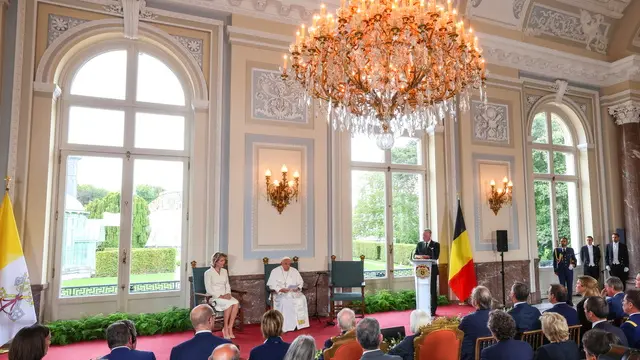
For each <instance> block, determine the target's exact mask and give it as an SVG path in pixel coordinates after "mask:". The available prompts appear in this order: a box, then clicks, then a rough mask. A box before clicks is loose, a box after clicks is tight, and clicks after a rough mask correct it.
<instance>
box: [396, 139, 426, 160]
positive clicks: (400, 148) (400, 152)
mask: <svg viewBox="0 0 640 360" xmlns="http://www.w3.org/2000/svg"><path fill="white" fill-rule="evenodd" d="M421 155H422V141H420V139H416V138H408V137H401V138H398V139H396V141H395V145H394V146H393V148H391V163H393V164H404V165H422V156H421Z"/></svg>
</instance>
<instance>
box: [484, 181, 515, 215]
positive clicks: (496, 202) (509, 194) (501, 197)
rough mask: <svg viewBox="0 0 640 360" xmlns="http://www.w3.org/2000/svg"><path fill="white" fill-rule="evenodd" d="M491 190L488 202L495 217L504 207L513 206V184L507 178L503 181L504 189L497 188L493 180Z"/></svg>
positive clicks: (488, 194)
mask: <svg viewBox="0 0 640 360" xmlns="http://www.w3.org/2000/svg"><path fill="white" fill-rule="evenodd" d="M490 186H491V190H489V193H487V200H488V201H489V208H490V209H491V210H492V211H493V214H494V215H498V211H500V209H502V207H503V206H504V205H511V201H512V200H513V183H512V182H511V181H509V179H507V177H506V176H505V177H504V179H502V188H496V182H495V181H493V180H491V183H490Z"/></svg>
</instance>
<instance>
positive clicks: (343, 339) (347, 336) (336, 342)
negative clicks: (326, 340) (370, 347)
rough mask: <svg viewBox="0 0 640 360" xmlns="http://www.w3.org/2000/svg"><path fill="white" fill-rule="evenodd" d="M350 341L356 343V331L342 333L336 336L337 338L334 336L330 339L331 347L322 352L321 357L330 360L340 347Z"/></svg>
mask: <svg viewBox="0 0 640 360" xmlns="http://www.w3.org/2000/svg"><path fill="white" fill-rule="evenodd" d="M350 341H355V342H357V341H358V340H357V339H356V329H353V330H350V331H347V332H346V333H344V334H343V335H338V336H334V337H332V338H331V342H332V344H331V347H330V348H328V349H325V350H324V351H323V352H322V356H323V357H324V359H325V360H331V359H332V358H333V357H334V356H335V355H336V352H337V351H338V349H339V348H340V346H342V345H344V344H346V343H348V342H350Z"/></svg>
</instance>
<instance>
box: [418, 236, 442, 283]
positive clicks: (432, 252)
mask: <svg viewBox="0 0 640 360" xmlns="http://www.w3.org/2000/svg"><path fill="white" fill-rule="evenodd" d="M415 254H416V255H429V256H431V259H433V260H438V258H439V257H440V244H439V243H437V242H435V241H433V240H431V241H429V245H428V246H427V243H426V242H424V241H420V242H418V244H417V245H416V252H415ZM438 274H439V271H438V264H433V265H431V275H438Z"/></svg>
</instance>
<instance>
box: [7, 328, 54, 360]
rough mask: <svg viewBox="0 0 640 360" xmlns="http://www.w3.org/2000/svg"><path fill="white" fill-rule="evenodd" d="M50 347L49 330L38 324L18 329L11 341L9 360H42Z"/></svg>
mask: <svg viewBox="0 0 640 360" xmlns="http://www.w3.org/2000/svg"><path fill="white" fill-rule="evenodd" d="M49 345H51V332H50V331H49V328H48V327H46V326H43V325H40V324H35V325H31V326H29V327H25V328H22V329H20V331H18V333H17V334H16V336H15V337H14V338H13V340H12V341H11V347H10V348H9V360H42V359H43V358H44V356H45V355H47V351H49Z"/></svg>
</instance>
